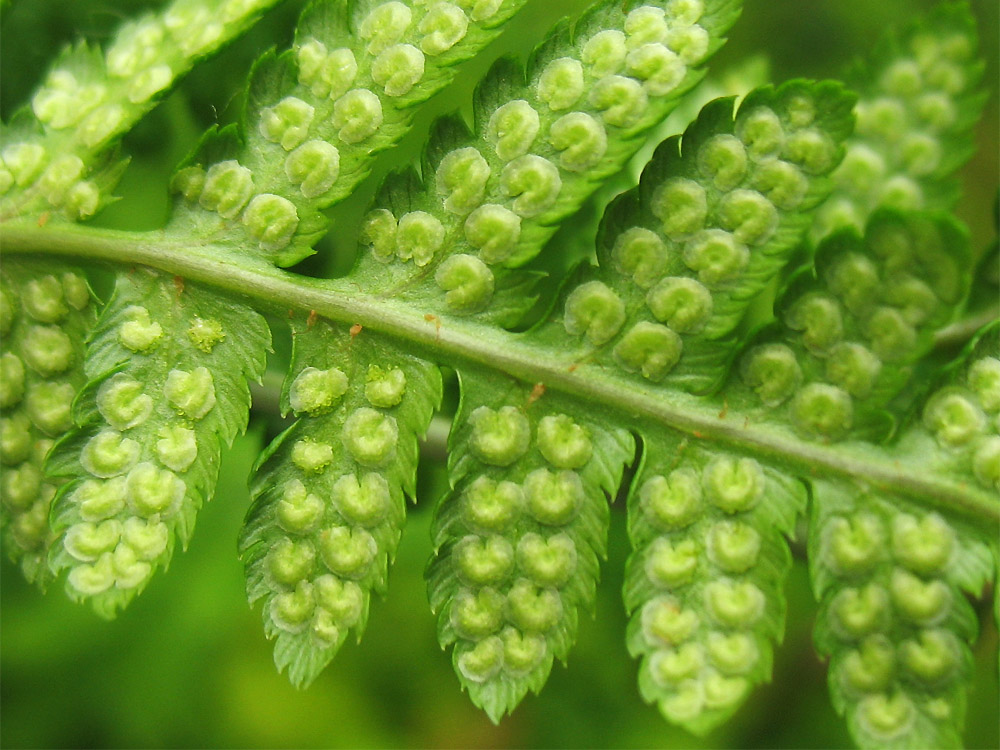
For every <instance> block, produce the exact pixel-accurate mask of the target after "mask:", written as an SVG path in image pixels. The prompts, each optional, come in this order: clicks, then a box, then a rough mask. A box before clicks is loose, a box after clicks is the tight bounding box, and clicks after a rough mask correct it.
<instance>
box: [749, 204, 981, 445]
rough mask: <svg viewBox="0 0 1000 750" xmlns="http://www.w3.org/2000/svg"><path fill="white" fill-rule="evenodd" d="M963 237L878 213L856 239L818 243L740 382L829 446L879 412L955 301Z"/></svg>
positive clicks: (908, 217) (941, 224)
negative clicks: (812, 261) (807, 271)
mask: <svg viewBox="0 0 1000 750" xmlns="http://www.w3.org/2000/svg"><path fill="white" fill-rule="evenodd" d="M965 247H966V240H965V238H964V236H963V235H962V233H961V232H960V231H959V230H958V229H957V227H956V226H955V225H954V224H953V223H951V222H947V221H944V220H939V219H934V218H929V217H926V216H921V215H915V214H901V215H898V214H894V213H882V214H877V215H876V216H874V217H873V218H872V220H871V221H870V222H869V223H868V227H867V231H866V233H865V236H864V238H863V239H861V238H859V237H857V236H856V235H853V234H845V235H841V236H840V237H837V238H834V239H832V240H829V241H827V242H825V243H824V244H823V245H822V246H821V248H820V250H821V255H820V257H819V259H818V261H817V266H818V268H817V270H818V274H817V277H816V278H815V279H805V280H804V281H803V282H802V283H799V284H797V285H793V286H792V287H790V288H789V290H788V293H787V294H786V295H785V296H784V299H783V301H782V302H781V303H779V308H782V312H781V315H782V322H783V323H784V327H783V329H779V330H780V334H781V335H780V339H778V337H775V338H776V340H774V341H770V342H767V343H763V342H762V343H759V344H758V345H756V346H754V347H752V348H751V349H750V350H749V351H748V352H747V354H746V355H744V357H743V359H742V361H741V365H740V371H741V374H742V378H743V382H744V383H745V384H746V385H747V386H748V387H749V388H751V389H752V390H753V391H754V392H755V393H756V395H757V397H758V399H759V401H760V402H761V403H763V404H764V406H766V407H768V408H772V409H773V408H777V407H780V406H782V405H783V404H787V409H788V414H789V415H790V417H791V421H792V422H793V424H794V425H795V426H796V427H797V428H798V429H799V430H801V431H802V432H803V433H804V434H808V435H812V436H817V437H821V438H824V439H829V440H836V439H840V438H842V437H844V436H845V435H847V434H848V433H849V432H850V431H851V428H852V427H853V426H855V424H856V423H858V422H860V423H862V424H863V422H864V419H863V418H860V417H859V415H857V414H856V412H857V411H858V410H859V409H861V410H865V409H868V410H877V409H879V408H883V407H884V406H885V404H886V403H887V402H888V400H889V399H891V398H892V397H893V396H895V395H896V393H898V391H899V390H900V388H901V387H902V386H903V385H905V383H906V382H907V380H908V378H909V368H908V365H910V364H911V363H912V362H913V361H915V360H916V359H917V358H919V357H920V356H921V355H922V354H923V353H925V352H926V351H927V349H928V348H929V347H930V345H931V343H932V336H933V332H934V331H935V330H936V329H937V328H938V327H939V326H940V325H941V324H942V323H943V322H944V321H946V320H948V318H949V316H950V315H951V313H952V311H953V309H954V305H955V304H956V303H958V302H959V301H960V300H961V299H962V295H963V291H964V288H965V281H964V279H963V277H962V274H961V272H960V271H959V268H960V266H959V262H960V261H961V259H962V256H963V254H964V253H965Z"/></svg>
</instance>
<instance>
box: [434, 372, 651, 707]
mask: <svg viewBox="0 0 1000 750" xmlns="http://www.w3.org/2000/svg"><path fill="white" fill-rule="evenodd" d="M459 376H460V380H461V387H462V401H461V404H460V407H459V410H458V413H457V414H456V416H455V422H454V425H453V426H452V431H451V435H450V436H449V440H448V443H449V457H448V475H449V482H450V484H451V488H452V489H451V492H450V493H449V494H448V495H447V496H446V497H445V498H444V499H443V500H442V501H441V504H440V505H439V507H438V508H437V509H436V512H435V520H434V524H435V526H434V532H433V533H434V546H435V550H436V551H435V555H434V558H433V560H432V561H431V563H430V565H429V567H428V571H427V578H428V588H429V597H430V602H431V609H432V610H433V611H434V612H436V613H437V615H438V640H439V641H440V643H441V646H442V647H443V648H446V647H448V646H451V645H453V644H454V648H453V651H452V662H453V663H454V665H455V672H456V674H457V675H458V678H459V681H460V682H461V683H462V686H463V687H464V688H465V689H466V690H468V691H469V696H470V697H471V698H472V701H473V703H475V704H476V705H477V706H479V707H480V708H482V709H483V710H484V711H486V713H487V714H488V715H489V717H490V718H491V719H492V720H493V721H494V722H498V721H499V720H500V719H501V718H502V717H503V715H504V714H506V713H509V712H511V711H513V710H514V708H515V707H516V706H517V704H518V703H519V702H520V701H521V699H522V698H523V697H524V695H525V694H526V693H527V692H528V691H529V690H530V691H533V692H536V693H537V692H538V691H539V690H541V689H542V686H543V685H544V684H545V681H546V680H547V679H548V676H549V672H550V671H551V669H552V662H553V659H556V658H558V659H560V660H562V661H564V662H565V660H566V657H567V655H568V654H569V650H570V648H571V647H572V645H573V642H574V641H575V640H576V628H577V622H578V620H579V615H580V611H581V610H584V611H586V610H587V609H589V608H591V607H592V606H593V603H594V593H595V591H594V589H595V586H596V584H597V578H598V559H599V558H603V557H604V556H605V549H606V545H607V540H606V537H607V528H608V506H607V502H608V499H609V498H613V497H614V493H615V491H616V488H617V487H618V485H619V483H620V482H621V476H622V471H623V468H624V465H625V463H626V462H627V461H629V460H630V459H631V458H632V455H633V452H634V442H633V439H632V437H631V435H630V434H629V433H628V432H626V431H624V430H622V429H619V428H614V427H608V426H607V424H606V423H605V421H604V420H602V419H601V418H600V415H599V414H595V413H594V411H593V410H584V409H582V408H581V407H580V405H579V404H576V403H573V402H571V401H567V400H565V399H563V398H560V397H559V396H553V395H546V394H545V393H544V389H528V388H525V387H524V386H523V385H521V384H519V383H517V382H515V381H498V380H497V379H496V378H493V377H490V376H488V375H485V374H483V373H479V372H472V371H461V372H460V373H459Z"/></svg>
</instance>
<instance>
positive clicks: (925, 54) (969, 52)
mask: <svg viewBox="0 0 1000 750" xmlns="http://www.w3.org/2000/svg"><path fill="white" fill-rule="evenodd" d="M977 46H978V40H977V34H976V22H975V19H974V18H973V16H972V13H971V11H970V8H969V5H968V4H967V3H964V2H943V3H941V4H939V5H937V6H936V7H935V8H933V9H932V10H931V11H930V12H929V13H927V15H925V16H923V17H922V18H919V19H918V20H916V21H914V22H912V23H910V24H909V26H908V27H907V28H906V29H905V30H904V31H903V33H901V34H893V33H890V34H888V35H887V36H886V37H885V38H884V39H883V40H882V41H881V42H880V43H879V45H878V46H877V47H876V48H875V50H874V52H873V53H872V55H871V56H870V57H869V58H868V59H867V60H866V61H865V62H864V63H859V64H857V65H855V66H854V69H853V70H852V71H850V72H849V74H848V76H847V77H846V80H847V83H848V85H849V86H851V87H852V88H854V89H855V90H856V91H857V92H858V93H859V94H860V99H859V101H858V105H857V107H856V109H855V112H856V114H857V120H858V125H857V129H856V132H855V135H854V137H853V138H851V140H850V141H849V143H848V147H847V155H846V156H845V158H844V161H843V163H842V164H841V166H840V168H839V169H838V170H837V171H836V172H835V173H834V180H835V182H836V183H837V190H836V191H835V192H834V194H833V196H832V197H831V198H830V200H829V201H827V202H826V203H825V204H824V205H823V207H822V208H821V210H820V212H819V216H818V217H817V221H816V223H815V224H814V225H813V228H812V230H811V233H810V234H811V237H812V239H813V240H814V241H818V240H820V239H821V238H823V237H826V236H829V235H830V234H832V233H833V232H835V231H836V230H838V229H841V228H844V227H854V228H855V229H856V230H857V231H859V232H860V231H862V230H863V229H864V227H865V224H866V223H867V222H868V218H869V217H870V216H871V214H872V213H873V212H874V211H875V210H877V209H878V208H880V207H887V208H896V209H901V210H928V209H929V210H934V209H950V208H952V207H953V206H954V204H955V202H956V201H957V200H958V195H959V187H958V180H957V178H956V171H957V169H958V167H960V166H961V165H962V164H964V163H965V162H966V161H967V160H968V159H969V157H970V156H971V155H972V153H973V141H972V139H971V137H970V135H971V132H972V127H973V125H974V124H975V123H976V120H977V119H978V118H979V115H980V113H981V111H982V108H983V104H984V102H985V101H986V92H984V91H981V90H980V89H979V87H978V85H979V81H980V79H981V78H982V73H983V62H982V60H981V59H979V58H978V57H977V55H978V49H977Z"/></svg>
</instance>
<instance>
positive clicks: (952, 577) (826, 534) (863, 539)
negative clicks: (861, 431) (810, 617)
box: [809, 325, 1000, 747]
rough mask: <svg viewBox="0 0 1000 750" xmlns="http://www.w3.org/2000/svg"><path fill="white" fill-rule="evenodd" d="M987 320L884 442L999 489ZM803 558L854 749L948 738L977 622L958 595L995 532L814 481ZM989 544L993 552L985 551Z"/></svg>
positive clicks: (985, 563) (999, 391)
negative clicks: (914, 414)
mask: <svg viewBox="0 0 1000 750" xmlns="http://www.w3.org/2000/svg"><path fill="white" fill-rule="evenodd" d="M997 330H998V325H993V326H991V327H990V329H988V330H987V331H985V332H983V334H982V335H981V336H979V337H978V339H977V341H975V342H973V345H970V347H968V350H967V351H966V352H965V353H964V354H963V355H962V357H960V359H959V360H958V361H957V362H956V363H954V364H953V365H952V366H951V368H950V372H949V373H948V375H949V376H948V378H947V380H946V382H945V383H944V384H943V385H942V387H941V388H939V389H938V390H937V391H936V392H934V393H933V394H932V395H931V396H930V398H929V399H928V400H927V402H926V404H925V405H924V408H923V418H922V422H921V423H919V424H917V425H914V426H912V427H911V428H910V429H909V430H907V431H906V432H905V433H904V434H903V435H902V436H901V439H900V442H899V445H898V446H896V447H895V451H894V452H895V453H896V454H897V455H898V456H899V457H900V460H901V461H906V462H907V463H909V464H911V465H913V466H914V467H916V466H918V465H919V466H920V467H921V469H920V470H922V471H934V472H937V473H941V474H950V475H952V476H954V477H956V478H961V479H963V480H965V481H968V482H972V483H976V484H979V485H980V486H981V487H984V488H985V489H987V490H988V491H997V490H1000V422H998V417H1000V358H998V354H1000V340H998V337H997ZM814 487H815V494H814V503H813V515H814V518H813V522H812V524H811V528H810V541H809V546H810V569H811V573H812V578H813V586H814V588H815V590H816V595H817V598H819V599H820V600H821V602H822V608H821V611H820V615H819V618H818V620H817V626H816V645H817V648H818V649H819V651H820V652H821V653H823V654H825V655H829V656H830V659H831V661H830V691H831V695H832V697H833V701H834V706H835V707H836V708H837V710H838V711H839V712H841V713H846V715H847V719H848V726H849V728H850V729H851V733H852V734H853V736H854V738H855V740H856V741H857V742H858V744H859V745H860V746H862V747H913V746H926V747H960V746H961V740H960V732H961V729H962V725H963V722H964V714H965V700H966V698H965V693H966V690H967V683H968V677H969V669H970V665H971V661H972V658H971V647H972V644H973V642H974V640H975V637H976V634H977V627H976V619H975V615H974V613H973V611H972V609H971V608H970V606H969V603H968V602H967V601H966V599H965V597H964V596H963V594H970V595H972V596H980V595H981V594H982V591H983V588H984V586H986V585H987V584H988V583H989V582H990V581H991V580H993V579H994V577H995V574H996V570H995V558H996V553H997V535H996V529H995V528H992V529H981V528H980V529H976V528H972V527H970V526H968V524H966V523H964V522H962V521H960V520H958V519H955V518H949V517H945V516H942V515H941V514H939V513H934V512H930V513H929V512H926V511H925V510H922V509H919V508H914V507H912V506H911V505H910V504H908V503H906V502H904V501H903V500H902V499H900V498H898V497H893V496H892V494H891V493H889V492H879V491H876V490H873V489H868V488H864V487H859V486H850V485H846V484H838V483H829V482H817V483H815V484H814ZM991 548H992V549H991Z"/></svg>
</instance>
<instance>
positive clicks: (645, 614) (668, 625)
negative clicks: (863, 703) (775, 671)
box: [625, 430, 806, 734]
mask: <svg viewBox="0 0 1000 750" xmlns="http://www.w3.org/2000/svg"><path fill="white" fill-rule="evenodd" d="M643 445H644V449H643V460H642V464H641V467H640V470H639V472H638V473H637V474H636V477H635V479H634V481H633V483H632V487H631V490H630V494H629V537H630V539H631V541H632V546H633V548H634V549H633V552H632V554H631V556H630V557H629V560H628V567H627V569H626V579H625V607H626V609H627V610H628V611H629V613H630V614H631V621H630V622H629V630H628V646H629V651H630V652H631V653H632V655H633V656H636V657H641V658H642V665H641V667H640V670H639V690H640V692H641V693H642V696H643V698H645V699H646V701H648V702H650V703H655V704H657V706H658V707H659V709H660V713H662V714H663V716H664V717H665V718H666V719H667V720H669V721H671V722H673V723H675V724H679V725H681V726H683V727H685V728H686V729H689V730H690V731H692V732H695V733H697V734H703V733H705V732H707V731H708V730H710V729H712V728H714V727H715V726H717V725H718V724H720V723H722V722H723V721H725V720H726V719H728V718H729V717H730V716H731V715H732V714H733V712H734V711H736V709H737V708H739V706H740V705H741V704H742V703H743V701H744V700H745V699H746V697H747V695H748V694H749V692H750V689H751V688H752V686H753V685H755V684H756V683H759V682H763V681H765V680H767V679H769V678H770V676H771V663H772V655H771V654H772V648H773V644H774V643H775V642H778V641H780V640H781V638H782V636H783V635H784V627H785V597H784V591H783V588H784V582H785V577H786V575H787V573H788V569H789V568H790V566H791V555H790V554H789V551H788V544H787V542H786V541H785V538H784V537H785V536H790V535H791V534H792V533H793V531H794V528H795V521H796V518H797V517H798V516H799V515H800V514H801V513H802V511H803V510H804V509H805V502H806V492H805V487H804V486H803V485H802V483H801V482H799V481H798V480H797V479H795V478H794V477H790V476H788V475H786V474H785V473H784V472H780V471H777V470H775V469H772V468H770V467H766V466H761V464H760V463H758V462H757V461H756V460H754V459H753V458H749V457H745V456H738V455H732V454H727V453H721V452H716V451H711V450H706V449H705V448H702V447H701V446H699V445H698V444H697V443H696V442H693V441H689V440H687V439H683V438H681V437H680V436H679V435H677V434H674V433H667V432H665V431H652V430H651V431H648V432H644V433H643Z"/></svg>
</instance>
